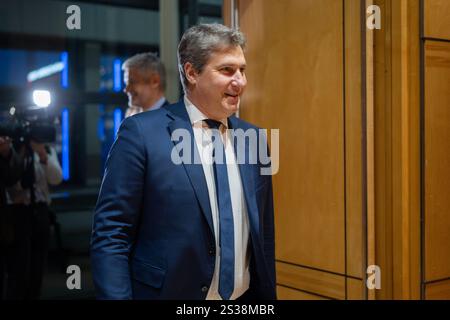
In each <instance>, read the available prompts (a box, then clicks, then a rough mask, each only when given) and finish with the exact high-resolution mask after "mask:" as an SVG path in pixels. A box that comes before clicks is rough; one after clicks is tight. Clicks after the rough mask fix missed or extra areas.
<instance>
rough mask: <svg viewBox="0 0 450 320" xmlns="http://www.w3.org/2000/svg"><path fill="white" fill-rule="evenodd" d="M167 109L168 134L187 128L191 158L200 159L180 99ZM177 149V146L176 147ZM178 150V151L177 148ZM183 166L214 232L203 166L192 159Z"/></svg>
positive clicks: (192, 132)
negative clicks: (168, 120) (169, 118)
mask: <svg viewBox="0 0 450 320" xmlns="http://www.w3.org/2000/svg"><path fill="white" fill-rule="evenodd" d="M166 109H167V110H168V111H169V113H168V116H169V117H171V118H172V119H173V121H171V122H169V124H168V129H169V132H170V134H171V135H172V133H173V132H174V131H175V130H177V129H184V130H187V131H188V132H189V134H190V140H191V141H190V143H191V153H192V154H191V155H192V156H191V159H200V156H199V153H198V150H197V145H196V143H195V136H194V131H193V130H192V125H191V122H190V120H189V115H188V113H187V111H186V107H185V105H184V103H183V102H182V100H181V101H180V102H178V103H177V104H175V105H172V106H170V107H166ZM173 142H174V144H175V146H176V147H177V144H176V142H177V141H173ZM177 149H178V148H177ZM178 151H180V150H179V149H178ZM183 167H184V169H185V170H186V173H187V175H188V177H189V181H190V182H191V186H192V188H193V189H194V191H195V195H196V196H197V199H198V201H199V203H200V206H201V208H202V212H203V215H204V216H205V219H206V221H207V222H208V225H209V228H210V229H211V232H212V233H213V234H214V227H213V222H212V213H211V205H210V202H209V193H208V186H207V184H206V180H205V174H204V172H203V166H202V164H201V163H199V164H196V163H194V161H192V163H191V164H186V163H184V162H183Z"/></svg>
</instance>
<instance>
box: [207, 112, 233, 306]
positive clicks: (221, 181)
mask: <svg viewBox="0 0 450 320" xmlns="http://www.w3.org/2000/svg"><path fill="white" fill-rule="evenodd" d="M205 122H206V123H207V124H208V127H210V128H211V129H213V130H212V132H213V137H214V143H213V168H214V180H215V183H216V194H217V203H218V207H219V217H220V222H219V226H220V238H219V239H220V240H219V243H220V275H219V294H220V296H221V297H222V299H224V300H228V299H230V297H231V294H232V293H233V290H234V225H233V210H232V207H231V194H230V185H229V183H228V171H227V163H226V156H225V148H224V145H223V142H222V139H221V136H220V131H219V128H220V125H221V123H220V122H219V121H215V120H211V119H207V120H205ZM219 148H221V151H222V152H219V151H218V149H219ZM216 150H217V152H216ZM217 154H219V155H220V154H222V156H223V159H216V155H217Z"/></svg>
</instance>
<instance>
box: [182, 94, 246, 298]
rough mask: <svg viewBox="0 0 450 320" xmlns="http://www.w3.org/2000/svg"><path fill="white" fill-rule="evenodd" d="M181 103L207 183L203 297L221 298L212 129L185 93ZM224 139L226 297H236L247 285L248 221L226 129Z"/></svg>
mask: <svg viewBox="0 0 450 320" xmlns="http://www.w3.org/2000/svg"><path fill="white" fill-rule="evenodd" d="M184 103H185V105H186V110H187V112H188V114H189V118H190V120H191V124H192V127H193V131H194V136H195V142H196V145H197V150H198V152H199V154H200V159H201V161H202V166H203V173H204V174H205V178H206V184H207V186H208V194H209V203H210V205H211V212H212V221H213V226H214V235H215V240H216V264H215V268H214V275H213V278H212V282H211V285H210V287H209V291H208V295H207V296H206V300H221V299H222V298H221V297H220V294H219V272H220V245H219V230H220V228H219V222H220V218H219V209H218V204H217V195H216V188H215V181H214V167H213V165H212V150H213V143H212V139H211V137H212V131H211V130H210V129H209V128H208V126H207V125H206V123H205V122H204V121H203V120H205V119H208V118H207V117H206V116H205V115H204V114H203V113H202V112H201V111H200V110H199V109H198V108H197V107H196V106H195V105H193V104H192V102H190V101H189V99H188V98H187V97H186V96H185V97H184ZM221 122H222V124H223V126H222V128H228V123H227V119H223V120H222V121H221ZM222 138H224V139H225V141H224V146H225V155H226V159H227V171H228V182H229V185H230V195H231V207H232V210H233V224H234V254H235V260H234V291H233V294H232V295H231V297H230V299H231V300H234V299H236V298H239V297H240V296H241V295H242V294H244V292H245V291H247V289H248V288H249V284H250V272H249V251H248V237H249V223H248V213H247V207H246V203H245V198H244V190H243V188H242V182H241V177H240V173H239V167H238V165H237V163H236V157H235V153H234V151H233V150H234V147H233V144H232V143H230V141H232V140H231V136H230V132H229V131H228V130H226V134H223V133H222Z"/></svg>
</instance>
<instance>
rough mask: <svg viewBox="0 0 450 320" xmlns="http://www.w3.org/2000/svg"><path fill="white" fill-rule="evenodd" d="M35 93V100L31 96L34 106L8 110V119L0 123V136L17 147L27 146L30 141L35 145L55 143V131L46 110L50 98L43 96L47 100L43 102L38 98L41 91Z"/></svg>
mask: <svg viewBox="0 0 450 320" xmlns="http://www.w3.org/2000/svg"><path fill="white" fill-rule="evenodd" d="M37 93H38V95H36V97H37V98H36V97H35V94H34V95H33V99H35V103H36V105H35V106H29V107H19V108H16V107H12V108H11V109H10V112H9V114H10V116H9V119H6V120H2V121H0V136H8V137H10V138H11V139H12V140H13V142H14V143H15V144H19V145H20V144H28V143H29V142H30V141H31V140H33V141H34V142H37V143H52V142H55V140H56V129H55V127H54V125H53V122H52V119H51V118H50V117H49V116H48V114H47V110H46V107H47V106H48V104H50V97H49V96H48V97H47V96H44V98H47V99H48V100H45V101H43V100H42V98H41V97H40V96H39V94H41V95H42V91H39V90H37ZM44 93H48V92H44ZM48 95H49V93H48Z"/></svg>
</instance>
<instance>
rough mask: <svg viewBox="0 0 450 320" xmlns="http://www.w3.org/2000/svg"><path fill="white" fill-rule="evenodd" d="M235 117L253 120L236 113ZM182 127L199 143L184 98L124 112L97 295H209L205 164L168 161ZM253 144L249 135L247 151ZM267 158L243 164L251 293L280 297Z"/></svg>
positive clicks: (98, 256) (101, 235)
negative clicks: (173, 137)
mask: <svg viewBox="0 0 450 320" xmlns="http://www.w3.org/2000/svg"><path fill="white" fill-rule="evenodd" d="M229 125H230V127H231V128H233V129H243V130H247V129H257V128H256V127H254V126H252V125H250V124H248V123H246V122H244V121H242V120H240V119H238V118H236V117H234V116H232V117H230V118H229ZM176 129H186V130H188V131H189V132H190V136H191V142H190V143H191V147H192V150H194V151H193V152H198V151H197V149H196V145H195V138H194V134H193V130H192V126H191V123H190V120H189V116H188V113H187V111H186V107H185V105H184V103H183V102H182V101H180V102H178V103H176V104H173V105H169V106H166V107H164V108H161V109H158V110H155V111H152V112H144V113H140V114H137V115H134V116H132V117H129V118H127V119H125V120H124V121H123V122H122V125H121V127H120V130H119V133H118V136H117V139H116V141H115V142H114V144H113V146H112V148H111V150H110V154H109V156H108V160H107V164H106V169H105V174H104V178H103V182H102V185H101V190H100V194H99V198H98V201H97V205H96V209H95V215H94V223H93V231H92V239H91V262H92V272H93V278H94V284H95V287H96V290H97V296H98V298H100V299H205V298H206V295H207V291H208V287H209V285H210V284H211V280H212V277H213V272H214V265H215V238H214V231H213V223H212V215H211V208H210V203H209V196H208V189H207V185H206V180H205V176H204V173H203V169H202V165H201V164H195V163H194V164H186V163H184V164H178V165H177V164H175V163H173V162H172V160H171V154H172V152H173V149H174V147H175V148H177V147H178V146H179V145H178V141H172V140H171V134H172V133H173V132H174V131H175V130H176ZM264 145H265V146H264V147H265V148H267V144H266V143H265V144H264ZM255 147H256V146H250V144H249V143H247V144H246V146H245V149H246V152H249V150H250V148H255ZM175 150H177V149H175ZM252 151H253V152H257V151H256V150H252ZM247 162H248V161H247ZM262 167H264V166H263V165H262V164H261V163H260V162H259V161H258V162H257V163H256V164H248V163H247V164H240V165H239V171H240V175H241V180H242V185H243V190H244V193H245V200H246V204H247V210H248V216H249V229H250V237H249V239H250V240H249V246H250V251H251V253H252V255H251V259H250V279H251V280H250V289H249V294H251V297H252V298H255V299H275V298H276V294H275V257H274V255H275V253H274V249H275V245H274V221H273V219H274V214H273V197H272V179H271V176H270V175H260V169H261V168H262Z"/></svg>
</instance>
